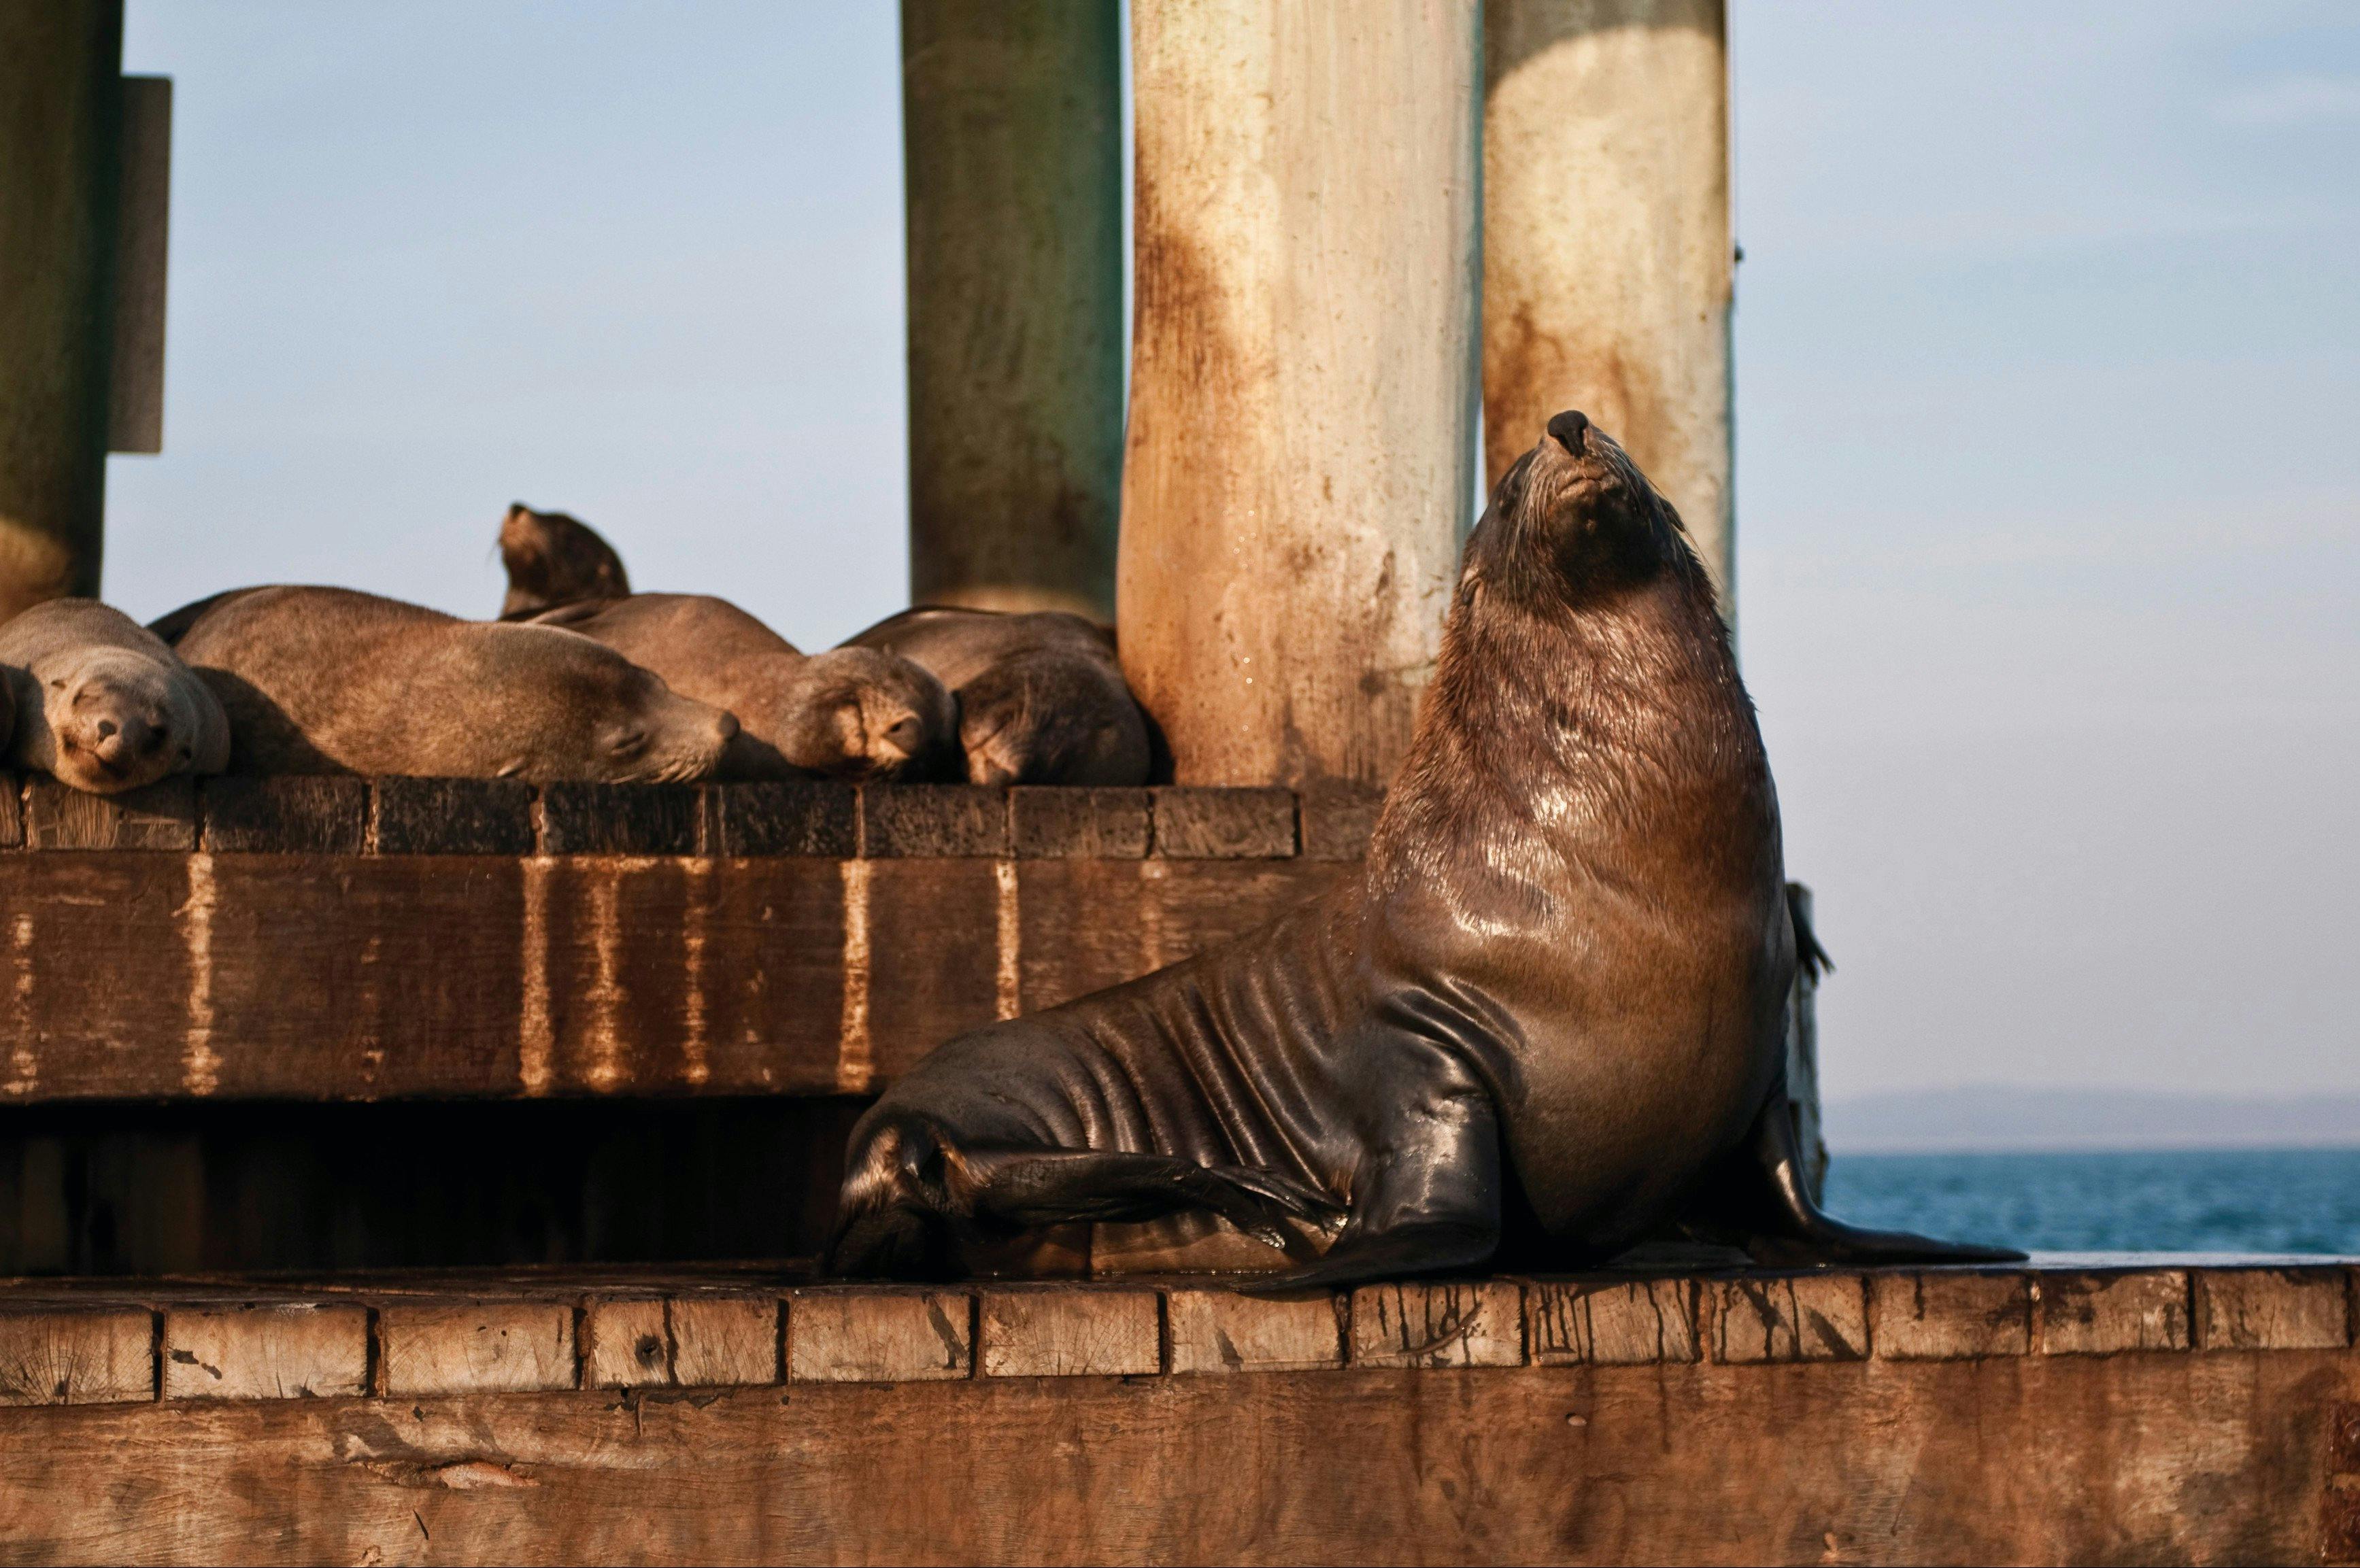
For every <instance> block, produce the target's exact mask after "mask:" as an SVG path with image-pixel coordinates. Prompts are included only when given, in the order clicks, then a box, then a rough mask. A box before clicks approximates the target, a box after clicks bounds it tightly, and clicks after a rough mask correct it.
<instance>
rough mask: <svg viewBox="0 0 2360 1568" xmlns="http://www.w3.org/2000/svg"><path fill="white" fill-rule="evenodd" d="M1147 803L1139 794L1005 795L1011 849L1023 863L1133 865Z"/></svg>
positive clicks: (1144, 841)
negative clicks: (1068, 861) (1069, 861)
mask: <svg viewBox="0 0 2360 1568" xmlns="http://www.w3.org/2000/svg"><path fill="white" fill-rule="evenodd" d="M1148 800H1149V796H1148V792H1147V791H1146V790H1144V789H1076V788H1067V787H1058V788H1048V787H1035V786H1019V787H1018V788H1015V789H1011V790H1009V792H1008V825H1009V835H1010V846H1011V849H1012V850H1013V851H1014V853H1015V854H1016V855H1017V856H1018V857H1019V858H1020V859H1024V860H1053V859H1054V860H1066V859H1077V858H1078V859H1090V860H1137V859H1138V858H1140V857H1141V856H1142V855H1145V854H1146V853H1147V848H1148V842H1149V837H1150V833H1149V813H1148Z"/></svg>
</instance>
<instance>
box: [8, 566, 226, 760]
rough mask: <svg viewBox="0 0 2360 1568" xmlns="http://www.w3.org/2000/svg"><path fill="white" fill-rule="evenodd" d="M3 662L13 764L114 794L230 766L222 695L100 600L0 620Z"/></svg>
mask: <svg viewBox="0 0 2360 1568" xmlns="http://www.w3.org/2000/svg"><path fill="white" fill-rule="evenodd" d="M0 666H5V667H6V673H7V685H8V687H9V688H10V691H9V697H10V699H11V701H10V703H9V712H10V713H12V714H13V716H14V719H15V724H14V726H13V728H12V729H5V733H7V734H8V735H10V739H9V742H8V748H7V751H8V762H9V765H10V766H12V767H16V768H27V769H38V771H40V772H43V773H48V774H50V775H52V776H54V777H55V778H57V779H59V780H60V781H61V782H63V783H66V784H70V785H71V786H72V787H73V788H75V789H84V790H88V791H89V792H90V793H92V794H94V795H114V794H119V793H120V792H122V791H123V790H126V789H137V788H139V786H141V785H142V784H152V783H154V782H155V781H156V780H157V779H163V778H166V777H169V775H171V774H174V773H183V772H189V773H219V772H220V771H221V770H222V769H223V768H225V767H227V766H228V763H229V753H230V729H229V719H228V717H227V716H226V715H225V714H224V713H223V712H222V705H221V703H219V702H216V701H214V699H213V693H212V692H211V691H207V690H206V689H205V685H204V683H203V682H202V681H199V680H198V679H197V677H196V676H194V675H193V674H191V673H190V671H189V668H188V666H187V665H185V664H183V663H181V662H180V659H178V658H177V657H176V656H175V655H174V654H173V652H172V650H171V649H170V648H168V647H166V646H165V644H164V642H163V640H162V639H161V638H159V637H156V636H155V635H154V634H153V633H151V632H148V631H147V630H146V629H145V628H143V627H142V626H140V625H139V623H138V622H137V621H135V620H133V619H132V618H131V617H130V616H128V615H125V614H124V613H123V612H122V611H120V610H117V609H114V608H112V607H110V606H108V605H105V604H100V603H99V602H98V601H97V600H95V599H51V600H49V601H48V602H47V603H44V604H36V605H34V606H33V607H32V608H30V609H28V610H26V611H24V612H22V613H21V614H19V615H16V616H15V617H13V618H12V619H10V620H9V622H8V623H7V624H6V625H5V626H0ZM0 728H5V724H0Z"/></svg>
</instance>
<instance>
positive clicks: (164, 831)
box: [25, 773, 197, 850]
mask: <svg viewBox="0 0 2360 1568" xmlns="http://www.w3.org/2000/svg"><path fill="white" fill-rule="evenodd" d="M25 782H26V790H25V808H26V809H25V842H26V844H28V845H29V846H30V847H32V848H34V849H180V850H189V849H194V848H196V847H197V794H196V781H195V780H194V779H189V778H186V777H182V778H178V779H158V781H157V782H155V783H153V784H148V785H145V786H143V787H141V788H140V789H126V790H125V791H124V792H123V793H122V794H120V795H90V794H85V793H83V792H82V790H80V789H73V788H72V787H71V786H69V785H65V784H60V783H59V782H58V781H57V780H56V779H52V778H50V777H49V775H47V774H45V773H37V774H35V775H33V776H32V777H31V778H30V779H27V780H26V781H25Z"/></svg>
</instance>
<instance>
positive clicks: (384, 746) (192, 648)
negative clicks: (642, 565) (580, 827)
mask: <svg viewBox="0 0 2360 1568" xmlns="http://www.w3.org/2000/svg"><path fill="white" fill-rule="evenodd" d="M157 624H158V626H165V627H167V628H168V629H173V630H176V631H177V632H178V635H179V645H178V646H179V652H180V657H181V658H182V659H185V660H187V661H188V664H189V666H190V667H191V669H193V670H195V671H196V672H197V674H198V676H199V678H200V679H202V681H204V682H205V683H206V684H207V685H209V686H211V687H212V688H213V691H214V692H215V694H216V695H218V696H219V697H220V699H221V702H222V706H223V707H224V708H225V709H227V710H228V712H229V715H230V721H231V727H232V730H233V732H234V734H235V745H234V746H232V747H231V766H232V767H233V768H235V770H237V771H239V772H250V773H344V772H352V773H367V774H417V775H425V776H429V777H436V778H457V779H525V780H527V781H530V782H533V783H548V782H552V781H554V780H557V779H588V780H593V781H598V782H606V783H657V782H675V781H680V780H686V779H705V778H709V777H711V775H712V774H713V771H714V769H715V768H716V767H717V766H718V765H719V763H720V761H721V756H722V752H723V749H724V748H725V747H726V746H727V745H728V743H729V741H730V738H731V737H732V736H734V735H736V734H737V721H736V720H735V719H732V718H731V717H730V716H729V715H728V714H727V713H724V712H722V711H721V710H720V709H718V708H715V707H710V706H707V705H706V704H705V703H703V702H692V701H690V700H689V699H688V698H686V697H683V696H680V695H678V694H677V693H675V692H673V691H671V690H670V689H669V688H667V687H666V686H665V685H664V683H663V681H662V680H661V679H660V678H659V677H658V676H656V675H654V674H653V673H651V672H650V671H648V670H642V669H640V668H639V666H638V665H636V664H633V663H632V662H631V661H630V660H629V659H625V658H624V657H623V656H622V655H621V654H619V653H617V652H616V651H615V650H614V649H612V648H606V647H603V646H601V645H600V644H598V643H595V642H593V641H591V640H590V639H589V638H588V637H577V636H575V635H574V633H572V632H568V631H561V630H559V629H557V628H556V627H554V626H506V625H501V624H498V623H496V622H495V623H486V622H482V621H463V620H461V619H459V618H458V617H457V616H455V615H444V614H443V613H442V612H441V611H439V610H430V609H427V608H425V607H424V606H422V605H419V604H403V603H401V602H400V601H399V600H396V599H382V598H379V597H377V595H376V594H373V593H356V592H355V591H353V590H351V589H346V588H300V587H269V588H247V589H241V590H238V591H236V592H234V593H224V594H217V595H215V596H214V597H213V599H211V600H208V601H202V602H201V603H200V604H197V605H192V606H190V607H189V609H187V610H181V611H175V612H174V613H173V614H172V615H168V616H166V617H164V619H163V620H161V621H159V622H158V623H157Z"/></svg>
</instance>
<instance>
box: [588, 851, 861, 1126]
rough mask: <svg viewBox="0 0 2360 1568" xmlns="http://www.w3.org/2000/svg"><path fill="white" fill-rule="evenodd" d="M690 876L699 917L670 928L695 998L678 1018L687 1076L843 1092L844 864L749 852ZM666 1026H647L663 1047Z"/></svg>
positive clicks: (709, 1086)
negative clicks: (839, 1085) (839, 1066)
mask: <svg viewBox="0 0 2360 1568" xmlns="http://www.w3.org/2000/svg"><path fill="white" fill-rule="evenodd" d="M685 875H686V877H688V880H689V887H688V888H687V890H686V895H685V897H684V900H683V909H684V910H685V912H686V916H687V920H688V922H689V923H688V924H687V925H686V926H684V927H683V928H682V929H681V930H679V931H676V932H673V933H671V935H670V937H669V950H670V957H669V962H671V963H672V964H675V965H676V966H677V967H678V969H679V971H680V985H681V994H682V996H683V1007H689V1011H688V1012H687V1013H686V1014H685V1015H684V1016H683V1017H682V1018H680V1019H679V1020H678V1022H677V1024H676V1025H672V1026H671V1027H672V1040H673V1041H674V1042H675V1044H674V1046H673V1049H676V1050H677V1051H678V1052H679V1056H678V1058H677V1060H678V1062H679V1065H680V1078H679V1083H680V1086H681V1087H683V1088H685V1089H689V1090H692V1091H700V1092H704V1093H707V1094H721V1093H739V1094H834V1093H836V1062H837V1055H838V1051H839V1049H840V1043H841V1039H842V1034H843V1026H844V1017H845V1004H844V994H845V985H846V971H845V956H846V954H845V904H844V876H843V870H842V867H841V866H840V865H839V864H838V863H837V862H836V861H833V860H817V859H810V860H806V859H792V858H782V859H771V860H743V861H733V862H726V863H724V864H722V865H720V866H714V867H711V868H710V869H709V870H695V869H691V870H690V871H688V872H686V873H685ZM627 934H633V935H636V934H640V933H628V932H627ZM666 961H667V960H665V959H658V958H652V957H651V958H650V960H648V961H647V962H650V963H662V962H666ZM633 967H634V968H635V969H636V968H637V967H638V965H637V964H634V965H633ZM665 1027H666V1026H664V1025H662V1024H660V1023H657V1022H655V1021H654V1020H650V1021H649V1022H648V1023H647V1025H646V1028H647V1029H649V1030H650V1038H652V1039H654V1040H655V1041H656V1044H657V1049H659V1050H663V1049H666V1047H665V1042H664V1036H663V1034H662V1032H661V1031H662V1029H664V1028H665Z"/></svg>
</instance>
